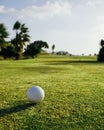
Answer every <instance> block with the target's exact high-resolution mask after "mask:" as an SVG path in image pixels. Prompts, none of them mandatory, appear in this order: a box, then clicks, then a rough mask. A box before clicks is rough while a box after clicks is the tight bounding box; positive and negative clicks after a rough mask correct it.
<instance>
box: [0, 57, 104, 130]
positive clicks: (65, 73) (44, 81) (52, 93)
mask: <svg viewBox="0 0 104 130" xmlns="http://www.w3.org/2000/svg"><path fill="white" fill-rule="evenodd" d="M32 85H38V86H41V87H42V88H43V89H44V91H45V99H44V100H43V101H42V102H41V103H38V104H31V103H29V102H28V100H27V97H26V91H27V89H28V88H29V87H31V86H32ZM0 130H104V64H103V63H97V62H96V57H68V56H54V55H43V56H39V57H38V58H36V59H29V60H19V61H12V60H7V61H0Z"/></svg>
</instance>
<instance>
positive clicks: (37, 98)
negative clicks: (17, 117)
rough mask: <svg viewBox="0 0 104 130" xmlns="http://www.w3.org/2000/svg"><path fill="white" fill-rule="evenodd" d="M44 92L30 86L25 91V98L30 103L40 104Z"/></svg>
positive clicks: (37, 87) (39, 88)
mask: <svg viewBox="0 0 104 130" xmlns="http://www.w3.org/2000/svg"><path fill="white" fill-rule="evenodd" d="M44 96H45V93H44V90H43V89H42V88H41V87H39V86H32V87H31V88H29V89H28V90H27V98H28V100H29V101H30V102H32V103H38V102H41V101H42V100H43V99H44Z"/></svg>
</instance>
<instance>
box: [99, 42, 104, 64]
mask: <svg viewBox="0 0 104 130" xmlns="http://www.w3.org/2000/svg"><path fill="white" fill-rule="evenodd" d="M100 45H101V49H100V51H99V54H98V61H99V62H104V40H101V42H100Z"/></svg>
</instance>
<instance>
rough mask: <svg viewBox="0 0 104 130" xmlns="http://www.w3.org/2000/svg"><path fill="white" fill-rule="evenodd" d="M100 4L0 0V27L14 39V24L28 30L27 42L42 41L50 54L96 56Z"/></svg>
mask: <svg viewBox="0 0 104 130" xmlns="http://www.w3.org/2000/svg"><path fill="white" fill-rule="evenodd" d="M103 5H104V0H0V23H4V25H5V26H6V28H7V30H8V32H9V34H10V36H9V39H12V38H14V34H15V32H14V31H13V25H14V23H15V22H16V21H17V20H18V21H20V22H21V23H25V24H26V26H27V27H28V28H29V35H30V36H31V42H33V41H36V40H43V41H46V42H47V43H48V45H49V47H50V48H49V49H48V50H47V51H51V50H52V49H51V48H52V45H53V44H55V51H68V52H69V53H71V54H73V55H74V54H75V55H77V54H78V55H81V54H85V55H89V54H92V55H93V54H95V53H98V52H99V49H100V45H99V43H100V40H101V39H104V6H103Z"/></svg>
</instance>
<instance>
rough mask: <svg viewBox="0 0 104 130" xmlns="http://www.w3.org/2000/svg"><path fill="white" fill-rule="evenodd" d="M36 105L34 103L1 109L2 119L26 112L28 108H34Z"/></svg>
mask: <svg viewBox="0 0 104 130" xmlns="http://www.w3.org/2000/svg"><path fill="white" fill-rule="evenodd" d="M34 105H36V104H33V103H25V104H21V105H18V106H14V107H9V108H4V109H0V117H3V116H6V115H8V114H12V113H16V112H19V111H22V110H26V109H27V108H29V107H31V106H34Z"/></svg>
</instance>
